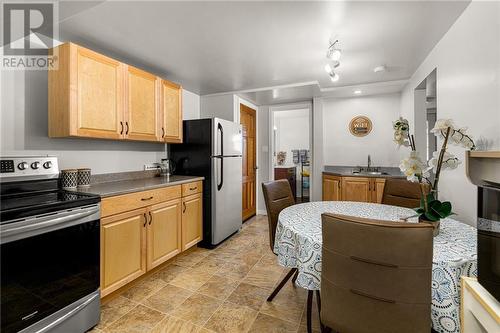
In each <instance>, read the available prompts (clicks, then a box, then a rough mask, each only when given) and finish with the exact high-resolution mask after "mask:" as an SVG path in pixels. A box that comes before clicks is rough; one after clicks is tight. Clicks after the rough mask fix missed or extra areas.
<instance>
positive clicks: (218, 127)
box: [217, 123, 224, 156]
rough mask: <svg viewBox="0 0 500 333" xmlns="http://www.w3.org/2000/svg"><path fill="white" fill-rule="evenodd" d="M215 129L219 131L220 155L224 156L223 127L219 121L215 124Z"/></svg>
mask: <svg viewBox="0 0 500 333" xmlns="http://www.w3.org/2000/svg"><path fill="white" fill-rule="evenodd" d="M217 131H220V154H219V155H220V156H224V129H223V128H222V125H221V123H218V124H217Z"/></svg>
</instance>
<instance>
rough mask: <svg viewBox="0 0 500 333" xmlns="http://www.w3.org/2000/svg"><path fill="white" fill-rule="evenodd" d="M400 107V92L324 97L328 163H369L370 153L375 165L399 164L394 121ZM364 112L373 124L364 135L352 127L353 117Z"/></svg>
mask: <svg viewBox="0 0 500 333" xmlns="http://www.w3.org/2000/svg"><path fill="white" fill-rule="evenodd" d="M399 107H400V94H386V95H373V96H365V97H361V96H360V97H352V98H325V99H323V122H322V123H323V163H324V165H344V166H356V165H360V166H366V164H367V157H368V154H370V155H371V159H372V165H373V166H398V165H399V153H398V150H397V147H396V145H395V144H394V142H393V131H392V121H393V120H395V119H397V118H398V117H399ZM315 115H316V114H315ZM360 115H363V116H367V117H368V118H370V120H371V121H372V124H373V129H372V131H371V132H370V134H368V135H367V136H364V137H356V136H354V135H352V134H351V132H350V131H349V122H350V121H351V119H352V118H354V117H355V116H360Z"/></svg>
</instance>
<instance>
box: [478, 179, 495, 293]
mask: <svg viewBox="0 0 500 333" xmlns="http://www.w3.org/2000/svg"><path fill="white" fill-rule="evenodd" d="M477 208H478V209H477V214H478V215H477V257H478V258H477V261H478V263H477V264H478V281H479V283H480V284H481V285H482V286H483V287H484V288H486V290H488V292H489V293H490V294H491V295H493V297H495V298H496V299H497V300H498V301H500V184H496V183H492V182H488V183H487V184H486V185H483V186H478V207H477Z"/></svg>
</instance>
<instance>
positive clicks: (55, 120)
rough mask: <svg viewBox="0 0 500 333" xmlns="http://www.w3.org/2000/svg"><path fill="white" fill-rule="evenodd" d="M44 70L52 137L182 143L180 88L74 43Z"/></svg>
mask: <svg viewBox="0 0 500 333" xmlns="http://www.w3.org/2000/svg"><path fill="white" fill-rule="evenodd" d="M56 50H57V56H58V61H57V64H56V65H57V67H56V68H57V69H54V70H49V72H48V92H49V96H48V109H49V117H48V118H49V136H50V137H68V136H75V137H89V138H99V139H126V140H137V141H155V142H182V98H181V96H182V88H181V87H180V86H179V85H177V84H175V83H171V82H169V81H166V80H162V79H161V78H159V77H157V76H156V75H153V74H151V73H148V72H146V71H143V70H140V69H138V68H135V67H133V66H129V65H127V64H124V63H121V62H119V61H116V60H114V59H112V58H109V57H106V56H104V55H102V54H99V53H97V52H94V51H91V50H89V49H86V48H84V47H81V46H78V45H76V44H73V43H65V44H62V45H60V46H57V47H56V48H54V49H52V50H50V52H51V53H52V54H55V51H56Z"/></svg>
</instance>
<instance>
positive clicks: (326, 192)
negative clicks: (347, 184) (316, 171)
mask: <svg viewBox="0 0 500 333" xmlns="http://www.w3.org/2000/svg"><path fill="white" fill-rule="evenodd" d="M340 183H341V177H339V176H332V175H323V201H338V200H340V198H341V197H342V196H341V184H340Z"/></svg>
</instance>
